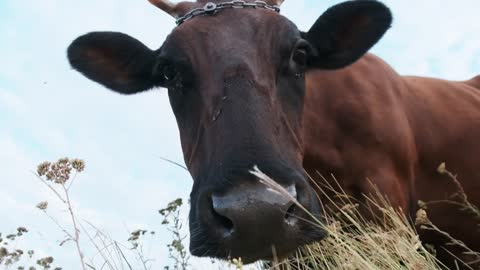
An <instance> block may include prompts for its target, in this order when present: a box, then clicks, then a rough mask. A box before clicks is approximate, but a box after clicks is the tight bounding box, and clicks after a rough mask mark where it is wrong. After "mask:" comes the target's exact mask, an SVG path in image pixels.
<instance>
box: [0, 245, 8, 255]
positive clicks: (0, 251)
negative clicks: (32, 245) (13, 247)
mask: <svg viewBox="0 0 480 270" xmlns="http://www.w3.org/2000/svg"><path fill="white" fill-rule="evenodd" d="M7 255H8V250H7V249H6V248H4V247H1V248H0V258H3V257H6V256H7Z"/></svg>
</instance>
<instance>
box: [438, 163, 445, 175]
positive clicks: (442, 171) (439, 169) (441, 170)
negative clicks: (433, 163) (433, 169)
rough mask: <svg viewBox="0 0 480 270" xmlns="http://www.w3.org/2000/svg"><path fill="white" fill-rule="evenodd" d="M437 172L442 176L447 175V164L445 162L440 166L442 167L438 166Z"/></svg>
mask: <svg viewBox="0 0 480 270" xmlns="http://www.w3.org/2000/svg"><path fill="white" fill-rule="evenodd" d="M437 172H439V173H441V174H445V173H447V165H446V164H445V162H443V163H442V164H440V166H438V168H437Z"/></svg>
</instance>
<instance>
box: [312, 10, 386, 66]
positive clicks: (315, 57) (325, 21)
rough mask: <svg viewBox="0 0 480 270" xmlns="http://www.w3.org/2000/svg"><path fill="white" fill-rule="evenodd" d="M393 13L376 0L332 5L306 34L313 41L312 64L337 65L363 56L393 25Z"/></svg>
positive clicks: (350, 62) (346, 63)
mask: <svg viewBox="0 0 480 270" xmlns="http://www.w3.org/2000/svg"><path fill="white" fill-rule="evenodd" d="M391 23H392V15H391V12H390V10H389V9H388V8H387V7H386V6H385V5H384V4H382V3H380V2H377V1H373V0H356V1H348V2H344V3H341V4H338V5H336V6H333V7H331V8H330V9H328V10H327V11H326V12H325V13H324V14H323V15H322V16H320V18H318V20H317V21H316V22H315V24H314V25H313V26H312V28H311V29H310V30H309V31H308V32H307V33H304V34H303V37H304V38H305V39H306V40H307V41H308V42H309V43H310V44H311V45H312V47H313V52H311V55H310V57H309V59H308V64H309V66H310V67H311V68H323V69H337V68H342V67H345V66H347V65H349V64H352V63H353V62H355V61H356V60H358V59H359V58H360V57H362V56H363V55H364V54H365V53H366V52H367V51H368V50H369V49H370V48H371V47H372V46H373V45H375V43H377V42H378V40H380V38H381V37H382V36H383V34H384V33H385V32H386V31H387V30H388V29H389V28H390V26H391Z"/></svg>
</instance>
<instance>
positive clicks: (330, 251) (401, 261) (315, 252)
mask: <svg viewBox="0 0 480 270" xmlns="http://www.w3.org/2000/svg"><path fill="white" fill-rule="evenodd" d="M252 173H253V174H254V175H256V176H257V177H259V179H260V181H261V182H262V183H264V184H265V185H267V186H268V188H269V189H270V190H271V191H272V192H277V193H280V194H285V196H287V194H288V191H286V190H284V189H283V188H282V187H280V186H279V185H278V184H276V182H275V181H274V180H272V179H270V178H269V177H268V176H266V175H265V174H263V173H262V172H260V171H259V170H258V169H255V170H254V171H253V172H252ZM325 182H326V183H327V181H325ZM325 188H328V189H330V190H337V191H336V194H335V197H336V199H337V200H335V201H334V200H333V198H332V199H331V201H330V203H331V206H330V209H328V210H325V221H324V222H319V221H318V220H315V219H314V221H313V222H314V223H316V224H317V225H318V226H319V227H321V228H322V229H324V230H326V231H327V232H328V234H329V236H328V237H327V238H326V239H325V240H324V241H322V242H320V243H316V244H313V245H310V246H307V247H304V248H302V249H300V250H299V251H298V252H297V254H296V255H295V256H293V257H292V258H290V259H288V260H283V261H277V262H274V263H273V265H272V266H271V267H270V269H282V270H283V269H292V270H297V269H301V270H307V269H308V270H310V269H312V270H314V269H345V270H352V269H372V270H373V269H379V270H380V269H399V270H400V269H402V270H405V269H413V270H415V269H422V270H424V269H425V270H430V269H431V270H434V269H440V263H439V262H438V261H437V260H436V259H435V257H434V256H433V255H432V254H431V253H429V252H428V251H427V250H426V248H425V247H423V245H422V243H421V241H420V239H419V236H418V234H417V232H416V231H415V229H414V228H413V226H411V223H410V222H409V220H408V219H407V217H406V215H405V214H404V213H403V212H402V211H400V210H399V209H394V208H393V207H391V205H390V203H389V202H388V200H387V199H386V198H385V197H384V196H383V195H381V194H380V193H379V192H376V194H373V195H371V196H369V197H366V200H367V201H368V207H369V209H370V210H371V211H370V212H371V213H372V215H373V217H374V218H373V219H368V220H367V219H365V218H363V217H362V215H361V214H360V211H359V205H358V204H357V203H356V202H355V201H354V200H353V199H351V198H349V197H348V196H346V195H345V193H343V192H342V191H341V190H339V189H338V188H334V187H332V186H326V187H323V189H325ZM338 190H339V191H338ZM290 196H291V195H290ZM291 199H292V198H291ZM293 199H294V198H293ZM297 204H298V202H297ZM298 205H299V204H298ZM299 206H300V207H301V208H303V207H302V206H301V205H299Z"/></svg>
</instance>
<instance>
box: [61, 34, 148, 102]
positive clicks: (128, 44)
mask: <svg viewBox="0 0 480 270" xmlns="http://www.w3.org/2000/svg"><path fill="white" fill-rule="evenodd" d="M67 56H68V60H69V61H70V64H71V65H72V67H73V68H74V69H76V70H77V71H79V72H80V73H82V74H83V75H85V76H86V77H87V78H89V79H91V80H93V81H95V82H98V83H100V84H102V85H104V86H105V87H107V88H110V89H111V90H113V91H115V92H118V93H122V94H135V93H138V92H142V91H144V90H148V89H150V88H152V87H154V86H155V84H156V81H155V80H154V77H153V74H152V71H153V69H154V65H155V59H156V57H155V52H154V51H152V50H150V49H149V48H148V47H147V46H145V45H143V43H141V42H140V41H138V40H136V39H134V38H132V37H130V36H128V35H126V34H122V33H117V32H92V33H89V34H86V35H83V36H81V37H79V38H77V39H75V40H74V41H73V42H72V44H71V45H70V46H69V47H68V51H67Z"/></svg>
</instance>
